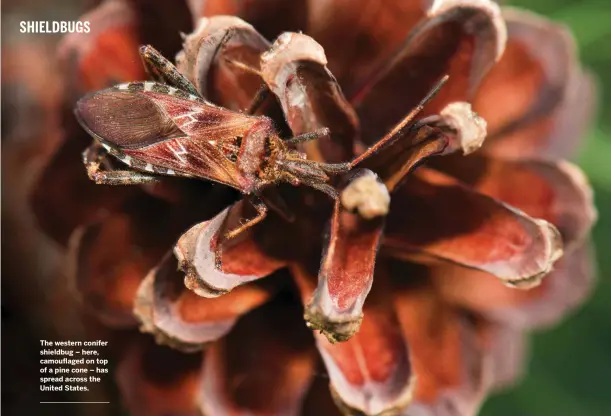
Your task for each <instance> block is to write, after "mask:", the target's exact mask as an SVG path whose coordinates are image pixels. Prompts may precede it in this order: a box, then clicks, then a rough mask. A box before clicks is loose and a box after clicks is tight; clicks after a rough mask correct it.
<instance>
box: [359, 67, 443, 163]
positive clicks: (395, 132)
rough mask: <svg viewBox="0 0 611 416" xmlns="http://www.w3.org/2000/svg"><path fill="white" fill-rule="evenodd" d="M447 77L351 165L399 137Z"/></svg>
mask: <svg viewBox="0 0 611 416" xmlns="http://www.w3.org/2000/svg"><path fill="white" fill-rule="evenodd" d="M449 78H450V76H449V75H444V76H443V77H442V78H441V79H440V80H439V82H438V83H437V84H436V85H435V86H434V87H433V88H432V89H431V90H430V91H429V93H428V94H427V95H426V96H425V97H424V98H423V99H422V100H421V101H420V103H418V105H417V106H416V107H414V108H413V109H412V111H410V112H409V113H408V114H407V115H406V116H405V117H403V120H401V121H400V122H399V123H398V124H397V125H396V126H395V127H393V129H392V130H391V131H389V132H388V133H386V135H385V136H384V137H383V138H382V139H380V140H379V141H378V142H377V143H376V144H374V145H373V146H371V147H370V148H369V149H367V150H366V151H365V152H363V153H362V154H360V155H359V156H358V157H356V158H355V159H354V160H353V161H352V162H351V163H350V165H351V167H354V166H356V165H357V164H358V163H360V162H361V161H362V160H364V159H366V158H368V157H369V156H371V155H372V154H373V153H375V152H377V151H378V150H380V149H381V148H382V147H384V146H385V145H386V144H388V143H389V142H391V141H393V140H395V139H396V138H397V137H399V136H400V135H401V133H402V132H403V129H404V128H405V127H406V126H408V125H409V124H410V123H411V122H412V121H413V120H414V118H415V117H416V116H417V115H418V113H420V112H421V111H422V110H423V109H424V106H425V105H426V104H427V103H428V102H429V101H431V100H432V99H433V97H435V95H437V93H438V92H439V90H440V89H441V87H443V85H444V84H445V83H446V82H447V81H448V79H449Z"/></svg>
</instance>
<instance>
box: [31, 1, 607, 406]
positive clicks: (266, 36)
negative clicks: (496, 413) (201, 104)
mask: <svg viewBox="0 0 611 416" xmlns="http://www.w3.org/2000/svg"><path fill="white" fill-rule="evenodd" d="M188 3H189V10H187V8H186V7H184V5H182V4H181V3H178V4H175V3H173V4H172V6H169V4H167V3H163V2H160V1H155V2H144V1H139V0H132V1H127V0H126V1H119V0H108V1H105V2H103V3H102V4H100V5H99V6H98V7H97V8H96V9H95V10H93V11H92V12H91V13H90V14H88V15H87V16H84V17H83V18H82V20H89V21H90V22H91V27H92V28H93V32H92V33H90V34H73V35H69V36H68V37H67V38H66V39H65V40H64V42H63V44H62V47H61V50H60V56H61V58H62V60H63V63H64V66H65V72H66V73H67V74H68V78H67V83H66V85H67V87H66V93H65V97H64V100H63V108H62V109H61V111H62V112H63V129H64V141H63V143H62V144H61V146H60V147H58V149H57V151H56V154H55V156H54V157H53V159H52V160H51V161H50V163H49V164H48V166H47V169H46V173H45V174H44V175H43V176H42V178H41V181H40V182H39V185H38V187H37V189H36V192H35V194H34V195H33V203H34V207H35V209H36V211H37V214H38V217H39V220H40V224H41V226H42V227H43V228H44V229H45V230H46V231H47V232H48V233H49V235H51V236H52V237H53V238H55V239H56V240H57V241H58V242H60V243H62V244H67V245H68V246H69V249H68V253H69V259H70V265H71V272H72V275H73V277H74V282H75V284H76V287H77V289H78V292H79V294H80V296H81V297H82V299H83V306H84V307H85V308H86V309H88V310H89V312H91V313H93V314H95V315H96V316H97V317H98V318H99V319H100V320H101V321H102V322H104V323H105V324H106V325H107V326H109V327H111V328H115V329H122V330H128V331H127V332H129V330H131V329H135V328H137V327H138V326H140V329H141V330H143V331H145V332H150V333H152V334H154V335H155V339H156V341H157V342H158V343H159V344H165V345H169V346H171V347H174V348H176V349H179V350H183V351H184V352H185V353H184V354H182V353H179V352H176V351H172V350H169V349H166V348H164V347H159V346H156V345H154V344H153V343H152V342H151V341H150V338H148V337H146V336H144V337H143V336H137V335H136V334H133V336H132V337H130V338H128V340H126V343H125V344H124V345H125V348H123V349H122V351H120V355H121V358H120V363H119V367H118V371H117V376H118V384H119V387H120V388H121V390H122V393H123V395H124V398H125V401H126V403H127V405H128V407H129V408H130V410H131V412H132V414H134V415H147V416H150V415H162V414H169V413H172V414H181V415H187V414H188V415H191V414H198V412H200V411H201V412H202V413H204V414H207V415H220V414H260V415H267V414H278V415H289V414H305V415H311V414H316V415H318V414H336V413H337V412H338V409H339V410H341V411H342V412H344V413H345V414H363V415H379V414H384V415H395V414H397V415H398V414H403V415H428V414H430V415H442V414H456V415H472V414H475V413H476V412H477V409H478V408H479V405H480V404H481V402H482V400H483V399H484V398H485V396H486V394H487V393H488V392H489V391H491V390H493V389H496V388H500V387H502V386H505V385H507V384H509V383H511V382H512V381H514V380H515V378H516V377H517V376H518V375H519V374H518V373H519V369H520V368H521V366H522V363H523V360H524V356H523V352H524V333H525V331H527V330H530V329H533V328H537V327H540V326H544V325H550V324H552V323H554V322H556V321H557V320H558V319H560V318H561V317H562V316H563V315H564V314H565V313H566V312H567V310H569V309H572V308H574V307H575V306H577V305H578V304H579V303H580V302H581V301H582V299H583V298H584V297H585V295H586V294H587V292H588V288H589V285H590V275H591V269H590V268H591V260H590V256H589V249H588V240H587V238H588V233H589V230H590V228H591V226H592V224H593V223H594V221H595V218H596V212H595V210H594V208H593V203H592V195H591V190H590V187H589V185H588V183H587V181H586V179H585V177H584V175H583V173H582V172H581V170H580V169H579V168H578V167H576V166H575V165H573V164H571V163H570V162H567V161H564V160H563V159H562V158H565V157H568V156H570V154H571V152H572V151H573V150H574V147H575V145H576V143H577V140H576V139H578V138H579V137H580V136H581V134H582V132H583V130H584V128H585V127H586V125H587V118H588V116H589V113H590V111H591V110H592V107H593V91H592V90H593V88H592V83H591V79H590V76H589V74H588V73H587V72H586V71H584V70H583V69H582V68H580V66H579V64H578V63H577V61H576V57H575V51H574V46H573V44H572V40H571V37H570V34H568V33H567V31H566V30H565V29H564V28H562V27H559V26H558V25H556V24H552V23H549V22H547V21H545V20H543V19H541V18H540V17H537V16H534V15H531V14H529V13H527V12H523V11H518V10H513V9H502V10H500V9H499V7H498V6H497V5H496V4H494V3H493V2H491V1H487V0H441V1H435V2H432V5H430V6H429V7H423V6H421V4H422V3H423V2H419V1H408V2H398V1H397V2H395V1H390V0H389V1H385V2H379V1H350V2H348V1H343V0H342V1H328V0H327V1H324V0H319V1H305V0H304V1H293V2H283V1H278V0H267V1H264V0H260V1H249V2H246V1H244V2H234V1H223V0H216V1H210V0H208V1H197V0H192V1H190V2H188ZM189 13H190V16H191V18H192V21H193V24H194V26H195V30H194V31H193V32H192V33H191V34H189V35H186V36H184V39H183V41H182V43H183V44H182V50H181V51H180V52H179V53H178V56H177V67H178V69H179V70H180V71H181V72H182V73H183V74H184V75H185V76H186V77H187V78H188V79H189V80H190V81H191V82H192V83H193V84H194V85H195V86H196V88H197V89H198V91H199V92H201V93H202V94H203V95H204V96H205V97H206V98H207V99H208V100H210V101H212V102H214V103H216V104H218V105H221V106H223V107H226V108H228V109H231V110H236V111H241V110H244V109H246V108H247V107H248V105H249V103H250V102H251V101H252V99H253V97H254V96H255V94H256V92H257V91H258V90H259V88H260V86H261V84H262V83H264V84H265V85H267V86H268V87H269V88H270V90H271V91H272V92H273V95H274V96H275V98H276V99H275V100H274V99H271V100H266V101H265V103H264V105H263V106H262V108H261V110H260V113H259V114H266V115H268V116H270V117H272V118H273V120H274V121H275V123H276V127H277V128H278V130H279V132H281V134H282V135H283V137H287V138H288V137H291V136H294V135H298V134H301V133H306V132H310V131H313V130H315V129H319V128H323V127H328V128H329V129H330V131H331V137H330V138H329V139H328V140H318V141H315V142H310V143H306V144H302V145H299V146H300V147H299V150H301V151H303V152H304V153H305V154H307V157H308V159H311V160H317V161H321V162H322V161H324V162H333V163H336V162H343V161H348V160H351V159H352V158H353V157H358V155H360V154H362V153H363V152H364V151H365V149H367V148H368V147H369V146H374V145H375V143H377V142H378V141H379V140H380V139H381V138H382V137H384V136H385V135H386V134H387V133H388V132H389V131H398V132H399V134H398V135H397V139H396V140H394V141H392V142H390V143H388V144H387V145H386V146H384V147H382V148H380V149H379V151H377V152H375V153H374V154H372V155H370V156H369V157H366V158H363V160H359V163H357V164H356V166H355V167H354V169H352V170H351V171H350V172H348V173H347V174H345V175H343V176H341V177H337V178H336V182H334V183H333V185H334V186H335V187H336V188H337V189H338V192H340V197H339V199H338V201H336V202H335V203H334V202H333V200H331V199H330V198H329V197H328V196H327V195H324V194H323V193H321V192H318V191H316V190H313V189H309V188H306V187H304V186H298V187H293V186H291V185H288V184H286V185H280V186H278V187H275V188H274V189H273V191H274V192H277V193H278V195H280V196H281V197H282V200H283V201H285V203H286V207H285V208H287V209H286V211H287V212H290V213H292V216H293V217H294V218H293V219H292V221H288V219H287V218H285V217H284V216H282V215H280V214H279V213H277V212H276V211H274V210H270V212H269V214H268V216H267V218H266V219H265V220H264V221H262V222H261V223H259V224H257V225H256V226H254V227H253V228H251V229H249V230H248V231H246V232H245V233H243V234H241V235H240V236H238V237H236V238H235V239H234V240H230V241H228V242H227V244H226V246H224V247H223V250H222V259H221V260H222V263H221V264H222V267H221V269H220V270H219V269H218V268H217V267H216V266H217V265H216V264H215V256H214V249H215V245H216V243H217V239H218V237H219V235H220V234H221V233H223V232H225V231H227V230H228V229H231V228H232V227H234V226H235V225H237V224H238V223H239V222H240V221H242V220H243V219H244V218H249V217H252V215H253V212H252V209H251V207H250V206H249V205H248V204H246V203H245V201H244V200H243V199H241V195H239V194H238V193H237V192H235V191H233V190H231V189H229V188H228V187H225V186H223V185H219V184H212V183H204V182H200V181H195V180H189V179H180V178H167V179H164V180H163V181H161V182H160V183H159V184H156V185H146V186H142V187H108V186H101V185H95V184H94V183H93V182H91V181H89V179H88V178H87V177H86V175H85V170H84V168H83V166H82V163H81V158H80V153H81V152H82V151H83V150H84V148H85V147H86V146H87V145H88V144H89V142H90V138H89V136H88V135H87V134H86V133H85V132H84V131H83V130H82V129H81V128H80V127H79V126H78V124H77V123H76V121H75V120H74V117H73V115H72V108H73V107H74V104H75V101H76V100H77V99H78V98H80V96H82V95H83V94H84V93H86V92H88V91H92V90H98V89H102V88H105V87H108V86H111V85H113V84H115V83H118V82H122V81H134V80H142V79H145V77H146V76H145V73H144V71H143V69H142V67H141V64H140V59H139V56H138V46H139V45H140V44H147V43H150V44H152V45H153V46H155V47H157V48H158V49H160V50H161V51H162V52H163V53H164V54H165V55H166V56H172V55H173V54H174V53H176V52H178V51H179V49H180V48H181V45H180V44H181V39H180V37H179V32H180V31H183V32H187V31H189ZM229 15H231V16H229ZM285 31H289V32H287V33H284V34H282V35H281V33H283V32H285ZM300 31H303V33H298V32H300ZM274 39H275V41H273V42H270V41H269V40H274ZM245 67H249V68H253V69H254V70H253V71H249V70H244V68H245ZM446 74H447V75H449V80H448V81H447V83H446V85H444V86H443V87H442V88H441V90H440V92H439V93H438V95H437V96H436V97H435V98H434V99H432V100H431V101H430V102H429V103H428V104H427V105H426V106H425V107H424V109H423V110H422V111H421V112H420V113H419V115H418V119H417V121H414V122H410V123H408V124H407V125H402V124H401V123H400V122H401V120H403V119H404V117H405V116H406V114H408V113H409V112H410V111H411V110H413V109H414V108H416V107H417V105H418V103H419V102H421V100H422V99H423V98H424V97H425V96H426V95H427V93H428V92H429V91H430V90H431V89H432V88H433V87H434V86H435V85H436V83H437V82H438V81H439V80H440V79H441V78H442V77H443V76H444V75H446ZM397 123H399V124H397ZM393 129H394V130H393ZM484 137H486V140H485V141H484ZM476 150H477V151H476ZM472 152H474V153H473V154H471V153H472ZM117 165H119V163H117ZM278 211H284V210H280V209H279V210H278ZM172 251H173V253H172ZM178 269H180V270H178ZM374 270H375V273H374ZM183 280H184V282H183ZM302 304H303V305H304V306H303V307H302ZM303 317H305V320H306V323H307V326H309V327H310V328H313V329H315V330H316V331H315V332H314V336H313V337H312V335H311V334H312V332H311V331H308V330H307V328H306V325H304V323H303ZM125 332H126V331H123V332H122V333H125ZM200 349H204V352H203V354H202V355H201V356H200V353H194V351H198V350H200ZM317 352H318V353H319V354H317ZM318 357H322V364H321V363H320V362H319V358H318ZM327 374H328V377H329V379H330V394H329V392H328V390H327V389H325V388H324V386H323V388H321V386H320V385H321V384H325V380H324V377H325V375H327ZM331 399H333V400H331ZM333 402H335V405H337V407H336V406H335V405H334V404H333Z"/></svg>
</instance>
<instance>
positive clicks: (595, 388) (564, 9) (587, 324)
mask: <svg viewBox="0 0 611 416" xmlns="http://www.w3.org/2000/svg"><path fill="white" fill-rule="evenodd" d="M511 3H512V5H515V6H520V7H524V8H528V9H530V10H533V11H536V12H538V13H541V14H543V15H545V16H548V17H549V18H551V19H554V20H556V21H559V22H562V23H564V24H566V25H567V26H569V27H570V28H571V29H572V30H573V32H574V35H575V37H576V39H577V43H578V45H579V49H580V55H581V58H582V61H583V63H584V64H585V65H586V66H587V67H589V68H590V69H591V70H592V71H593V72H594V73H595V74H596V75H597V77H598V83H599V101H600V103H601V105H600V109H599V113H598V120H597V123H596V124H595V126H593V128H592V129H591V131H590V134H589V135H588V137H587V138H586V140H585V143H584V146H583V147H582V150H581V152H580V155H579V158H578V159H577V162H578V163H579V164H580V165H581V166H582V167H583V169H584V170H585V171H586V173H587V174H588V176H589V178H590V181H591V182H592V185H593V186H594V190H595V192H596V195H595V196H596V205H597V208H598V212H599V215H600V218H599V221H598V224H597V225H596V228H595V229H594V233H593V234H594V241H595V243H596V254H597V257H598V266H599V270H598V283H597V286H596V287H595V289H594V293H593V296H592V297H591V299H590V300H589V301H588V302H587V303H586V304H585V305H584V306H583V307H582V308H581V309H579V310H578V311H577V312H576V313H575V314H573V315H572V316H570V317H568V319H567V320H565V321H564V322H563V323H562V324H561V325H560V326H557V327H555V328H554V329H552V330H549V331H542V332H540V333H537V334H534V335H533V336H532V348H531V363H530V366H529V368H528V372H527V373H526V377H525V379H524V380H523V382H522V383H520V384H519V385H518V387H516V388H514V389H512V390H508V391H506V392H504V393H501V394H499V395H497V396H493V397H492V398H490V399H489V400H488V402H487V403H486V404H485V405H484V408H483V409H482V412H481V415H483V416H548V415H550V416H609V415H611V255H610V253H611V1H609V0H585V1H579V0H514V1H512V2H511Z"/></svg>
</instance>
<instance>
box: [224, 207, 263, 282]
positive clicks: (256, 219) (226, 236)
mask: <svg viewBox="0 0 611 416" xmlns="http://www.w3.org/2000/svg"><path fill="white" fill-rule="evenodd" d="M247 199H248V201H249V202H250V203H251V204H252V205H253V206H254V207H255V209H256V210H257V216H256V217H254V218H251V219H250V220H248V221H246V222H245V223H243V224H241V225H240V226H238V227H236V228H234V229H233V230H231V231H228V232H226V233H225V234H222V235H220V236H219V237H218V239H217V242H216V249H215V250H214V262H215V266H216V268H217V269H219V270H221V268H222V264H223V263H222V259H223V244H224V243H225V242H226V241H227V240H230V239H232V238H235V237H236V236H238V235H239V234H241V233H243V232H244V231H246V230H248V229H249V228H250V227H252V226H254V225H255V224H258V223H259V222H261V221H262V220H263V218H265V217H266V215H267V206H266V205H265V204H264V203H263V202H262V201H261V200H260V199H259V198H258V197H256V196H252V197H248V198H247ZM226 220H227V219H225V221H226ZM221 229H224V224H223V227H222V228H221Z"/></svg>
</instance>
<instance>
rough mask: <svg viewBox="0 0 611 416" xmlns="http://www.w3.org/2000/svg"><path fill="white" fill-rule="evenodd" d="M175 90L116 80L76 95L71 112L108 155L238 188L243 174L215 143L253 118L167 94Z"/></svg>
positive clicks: (238, 132) (152, 169)
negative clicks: (111, 85)
mask: <svg viewBox="0 0 611 416" xmlns="http://www.w3.org/2000/svg"><path fill="white" fill-rule="evenodd" d="M166 91H167V92H166ZM177 91H179V90H176V89H173V88H171V87H168V86H167V85H164V84H157V83H149V82H146V83H131V84H122V85H119V86H117V87H115V88H110V89H107V90H102V91H99V92H97V93H93V94H90V95H89V96H86V97H84V98H83V99H81V100H80V101H79V102H78V103H77V107H76V115H77V118H78V119H79V121H80V123H81V125H82V126H83V127H84V128H85V129H86V130H87V131H88V132H89V133H90V134H91V135H92V136H93V137H94V138H96V139H98V140H99V141H100V142H101V143H102V144H104V145H106V146H107V147H110V150H111V154H114V155H115V156H116V157H118V158H119V159H120V160H122V161H123V162H124V163H127V164H129V165H130V166H132V167H133V168H135V169H138V170H143V171H147V172H153V173H159V174H168V175H182V176H194V177H200V178H205V179H210V180H213V181H216V182H221V183H224V184H227V185H229V186H233V187H235V188H238V189H242V188H243V186H244V183H243V182H244V181H243V178H242V177H241V175H240V173H239V171H238V170H237V168H236V165H235V163H233V162H232V161H231V160H230V159H229V158H228V157H227V154H226V153H225V152H223V151H222V150H221V149H222V147H221V146H218V144H219V143H223V142H232V141H235V138H236V137H238V136H241V135H243V134H244V133H245V132H246V131H248V129H249V128H250V127H251V126H252V124H253V122H254V120H255V119H254V118H252V117H248V116H245V115H242V114H240V113H234V112H231V111H229V110H226V109H223V108H221V107H216V106H214V105H212V104H210V103H207V102H205V101H203V100H201V99H199V98H197V97H192V96H190V95H189V94H187V93H184V92H180V93H179V95H180V96H179V95H176V94H171V93H170V92H177ZM189 97H192V98H189Z"/></svg>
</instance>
